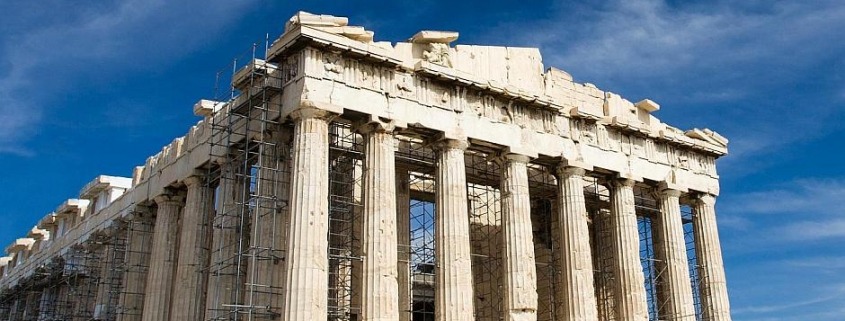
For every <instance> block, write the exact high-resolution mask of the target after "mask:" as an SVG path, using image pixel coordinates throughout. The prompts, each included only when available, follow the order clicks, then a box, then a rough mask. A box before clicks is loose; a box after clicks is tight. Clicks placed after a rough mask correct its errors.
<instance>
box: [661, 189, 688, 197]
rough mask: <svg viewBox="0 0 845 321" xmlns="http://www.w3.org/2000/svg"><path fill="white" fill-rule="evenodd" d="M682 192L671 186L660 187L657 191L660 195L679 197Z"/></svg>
mask: <svg viewBox="0 0 845 321" xmlns="http://www.w3.org/2000/svg"><path fill="white" fill-rule="evenodd" d="M682 193H683V192H682V191H679V190H677V189H672V188H661V189H660V192H659V193H658V194H659V195H660V196H661V197H681V194H682Z"/></svg>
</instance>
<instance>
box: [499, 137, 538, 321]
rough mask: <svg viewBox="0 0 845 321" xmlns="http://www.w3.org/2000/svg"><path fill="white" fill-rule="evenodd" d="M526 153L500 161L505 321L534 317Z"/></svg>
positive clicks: (534, 271)
mask: <svg viewBox="0 0 845 321" xmlns="http://www.w3.org/2000/svg"><path fill="white" fill-rule="evenodd" d="M529 161H530V159H529V158H528V156H524V155H517V154H508V155H505V156H504V157H503V160H502V176H501V186H500V188H501V191H502V194H501V204H502V235H503V237H504V242H502V243H503V244H502V247H503V251H502V253H503V256H504V257H503V258H504V260H503V262H502V267H503V272H504V273H503V275H504V278H505V280H504V281H505V282H504V285H505V293H504V305H505V306H504V309H505V318H504V319H505V321H522V320H525V321H531V320H537V266H536V262H535V258H534V236H533V229H532V226H531V198H530V197H529V195H528V162H529Z"/></svg>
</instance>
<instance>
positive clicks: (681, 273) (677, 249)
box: [652, 188, 695, 321]
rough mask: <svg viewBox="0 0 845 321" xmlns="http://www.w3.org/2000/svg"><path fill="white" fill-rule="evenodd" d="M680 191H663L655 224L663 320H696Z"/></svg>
mask: <svg viewBox="0 0 845 321" xmlns="http://www.w3.org/2000/svg"><path fill="white" fill-rule="evenodd" d="M680 196H681V192H680V191H678V190H675V189H668V188H667V189H662V190H661V191H660V195H659V199H660V214H659V215H658V216H657V217H656V219H655V220H654V223H653V224H652V228H653V233H654V255H655V258H656V259H657V262H656V264H657V266H658V271H660V272H661V273H660V281H661V282H660V289H659V290H660V292H661V295H660V297H661V298H663V300H664V303H663V304H662V305H661V308H660V317H661V320H667V321H680V320H683V321H695V307H694V306H693V301H692V287H691V285H690V274H689V263H688V261H687V248H686V242H685V241H684V227H683V222H681V206H680V202H679V201H678V198H679V197H680Z"/></svg>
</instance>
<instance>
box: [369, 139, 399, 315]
mask: <svg viewBox="0 0 845 321" xmlns="http://www.w3.org/2000/svg"><path fill="white" fill-rule="evenodd" d="M392 130H393V128H392V126H391V125H384V124H379V123H370V124H366V125H364V126H363V127H362V128H361V129H360V131H361V133H362V134H363V135H364V137H365V138H364V139H365V142H366V143H365V145H364V148H365V149H364V173H363V174H364V175H363V176H364V186H363V187H364V189H363V194H364V199H363V204H364V212H363V216H364V217H363V220H364V224H363V233H362V234H363V235H362V253H361V257H362V260H363V265H362V266H363V274H364V275H363V282H362V292H361V297H362V298H363V300H362V301H363V302H362V306H361V317H362V320H364V321H395V320H398V319H399V306H398V305H397V303H398V302H397V300H396V298H397V297H398V296H399V286H398V283H397V280H396V276H397V271H396V269H397V252H396V245H397V239H396V184H395V183H393V182H395V181H396V164H395V157H394V153H395V149H396V139H395V138H394V137H393V134H392Z"/></svg>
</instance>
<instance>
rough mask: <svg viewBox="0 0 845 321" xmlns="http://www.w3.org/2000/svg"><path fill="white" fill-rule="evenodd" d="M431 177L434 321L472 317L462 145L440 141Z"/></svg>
mask: <svg viewBox="0 0 845 321" xmlns="http://www.w3.org/2000/svg"><path fill="white" fill-rule="evenodd" d="M440 145H441V146H439V147H440V151H439V155H438V156H439V157H438V159H437V168H436V174H435V182H436V183H435V184H436V187H435V193H434V194H435V204H434V206H435V215H436V216H435V233H434V234H435V236H434V238H435V257H436V262H437V264H436V266H435V290H434V309H435V313H434V319H435V320H436V321H465V320H472V318H473V312H474V311H473V291H472V284H473V283H472V266H471V264H472V261H471V256H470V243H469V242H470V238H469V215H468V206H467V205H468V204H467V186H466V167H465V164H464V150H465V149H466V147H467V145H466V142H461V141H455V140H447V141H442V142H440Z"/></svg>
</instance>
